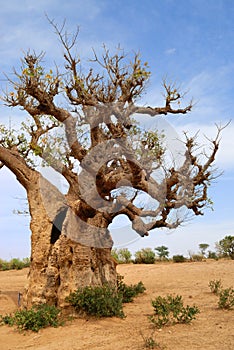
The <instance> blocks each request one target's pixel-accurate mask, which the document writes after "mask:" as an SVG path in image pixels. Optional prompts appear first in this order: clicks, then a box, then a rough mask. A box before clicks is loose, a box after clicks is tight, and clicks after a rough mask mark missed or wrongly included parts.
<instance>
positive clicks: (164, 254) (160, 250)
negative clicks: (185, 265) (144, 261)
mask: <svg viewBox="0 0 234 350" xmlns="http://www.w3.org/2000/svg"><path fill="white" fill-rule="evenodd" d="M155 250H156V251H157V255H158V257H159V259H160V260H166V259H167V258H168V256H169V251H168V248H167V247H165V246H164V245H162V246H160V247H156V248H155Z"/></svg>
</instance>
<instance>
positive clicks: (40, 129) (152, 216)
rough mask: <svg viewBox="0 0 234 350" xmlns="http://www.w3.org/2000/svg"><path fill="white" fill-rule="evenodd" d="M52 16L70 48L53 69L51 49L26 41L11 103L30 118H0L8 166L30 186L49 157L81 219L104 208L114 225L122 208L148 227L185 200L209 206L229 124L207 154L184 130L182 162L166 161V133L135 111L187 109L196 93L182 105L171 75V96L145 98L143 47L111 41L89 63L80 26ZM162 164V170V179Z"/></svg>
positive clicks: (172, 216) (166, 223)
mask: <svg viewBox="0 0 234 350" xmlns="http://www.w3.org/2000/svg"><path fill="white" fill-rule="evenodd" d="M50 23H51V25H52V26H53V28H54V29H55V31H56V33H57V35H58V37H59V39H60V42H61V44H62V47H63V49H64V56H63V58H64V70H61V69H60V68H58V67H55V69H46V68H45V65H44V53H40V54H36V53H34V52H32V51H29V52H27V53H26V55H25V57H24V58H23V60H22V66H21V69H20V71H16V70H14V78H12V79H11V78H8V82H9V85H10V86H11V90H10V91H9V90H8V91H6V93H5V95H4V96H3V101H4V103H5V104H6V105H7V106H9V107H19V108H21V109H23V110H24V111H26V112H27V113H28V115H29V119H28V120H27V121H25V122H24V123H22V125H21V128H20V130H18V131H17V130H13V129H11V130H9V129H7V128H6V127H5V126H1V128H0V134H1V138H0V162H1V166H7V167H8V168H10V170H12V171H13V172H14V173H15V174H16V176H17V178H18V180H19V181H20V182H21V184H23V186H24V187H25V188H26V189H27V187H28V186H29V181H28V178H29V177H30V176H29V175H30V174H31V173H33V172H38V171H39V168H38V164H42V165H44V166H45V165H46V166H49V167H52V168H53V169H54V170H55V171H56V172H58V173H59V174H60V175H62V176H63V178H64V179H65V180H66V183H67V186H68V190H67V193H66V195H65V198H66V201H67V205H68V206H70V207H71V208H72V210H73V211H74V212H75V214H76V215H78V216H79V217H80V218H82V220H84V221H85V222H87V221H88V219H90V218H94V217H96V218H97V217H100V215H101V216H102V218H103V220H104V221H105V225H106V226H108V225H109V224H110V223H111V222H112V221H113V219H114V218H115V217H116V216H117V215H119V214H125V215H127V217H128V218H129V219H130V221H131V222H132V227H133V229H134V230H135V231H136V232H138V233H139V234H140V235H141V236H145V235H148V232H149V231H150V230H152V229H154V228H158V227H167V228H175V227H177V226H178V225H180V224H181V222H182V221H183V219H184V218H180V217H179V215H178V210H179V209H180V208H183V207H186V208H187V209H189V210H190V211H191V212H192V213H193V214H195V215H202V214H203V209H204V208H205V207H207V206H209V204H210V200H209V197H208V194H207V190H208V187H209V185H210V183H211V181H212V179H213V178H214V177H215V175H214V170H213V169H212V165H213V163H214V160H215V156H216V153H217V151H218V147H219V136H220V132H221V129H222V128H221V127H220V128H218V131H217V136H216V138H215V139H214V140H210V144H211V151H210V154H209V155H206V158H205V161H204V157H201V154H199V153H197V152H196V150H197V144H196V137H188V136H187V134H185V141H184V155H183V162H182V164H181V165H180V166H178V167H175V166H169V167H168V166H167V163H166V160H165V152H166V148H165V145H164V143H163V135H162V134H160V133H159V132H158V131H157V130H150V131H149V130H148V131H147V130H143V129H142V128H141V127H140V126H139V125H138V124H137V123H136V120H135V117H136V116H144V115H148V116H150V117H152V118H153V117H157V116H159V115H163V116H166V115H168V114H187V113H188V112H190V111H191V109H192V102H190V103H189V104H188V105H187V106H184V107H182V101H183V95H182V94H181V92H180V91H179V90H178V88H177V87H176V86H175V85H174V84H168V83H166V82H165V81H164V83H163V86H164V89H165V104H164V105H163V106H161V107H152V106H140V105H139V104H138V101H139V99H140V97H141V96H142V94H143V92H144V91H145V88H146V86H147V83H148V81H149V78H150V71H149V66H148V63H147V62H142V60H141V57H140V55H139V54H132V56H131V55H130V56H128V55H126V54H125V53H124V51H123V50H121V49H120V48H118V49H117V51H116V52H115V53H114V54H112V53H111V52H110V51H109V50H108V49H107V48H106V47H105V46H104V48H103V54H102V56H101V57H99V55H97V53H96V52H95V51H94V52H93V55H94V58H93V59H92V60H91V62H90V65H91V67H90V69H88V70H86V69H84V68H83V66H82V62H81V60H80V58H79V55H77V53H76V50H77V35H78V31H77V32H76V33H75V34H74V35H73V36H71V35H69V34H68V32H67V31H66V30H65V27H64V24H63V25H62V27H61V28H59V26H58V25H56V24H55V23H54V22H53V21H50ZM38 159H39V160H40V162H39V161H38ZM159 169H160V171H161V172H162V173H163V178H161V179H160V180H156V179H155V177H154V174H155V173H157V171H158V170H159ZM26 174H27V175H26ZM28 174H29V175H28ZM142 193H144V194H145V195H147V196H148V197H150V198H151V199H152V201H151V203H152V204H151V205H150V206H149V207H147V206H146V205H145V203H142V201H140V200H139V196H140V195H142ZM78 203H79V204H78ZM103 220H101V221H100V220H97V221H96V222H97V226H99V227H100V226H101V227H102V226H103V225H104V224H103ZM100 222H101V223H100Z"/></svg>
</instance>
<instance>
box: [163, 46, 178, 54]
mask: <svg viewBox="0 0 234 350" xmlns="http://www.w3.org/2000/svg"><path fill="white" fill-rule="evenodd" d="M174 53H176V48H175V47H172V48H170V49H167V50H166V51H165V54H166V55H173V54H174Z"/></svg>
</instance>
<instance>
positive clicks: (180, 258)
mask: <svg viewBox="0 0 234 350" xmlns="http://www.w3.org/2000/svg"><path fill="white" fill-rule="evenodd" d="M172 259H173V261H174V262H175V263H182V262H185V261H186V259H185V257H184V256H183V255H173V257H172Z"/></svg>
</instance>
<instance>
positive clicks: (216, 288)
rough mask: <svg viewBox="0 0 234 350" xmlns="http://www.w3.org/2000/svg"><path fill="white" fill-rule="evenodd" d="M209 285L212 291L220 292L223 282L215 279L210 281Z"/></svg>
mask: <svg viewBox="0 0 234 350" xmlns="http://www.w3.org/2000/svg"><path fill="white" fill-rule="evenodd" d="M209 287H210V290H211V292H212V293H214V294H219V292H220V290H221V288H222V282H221V280H213V281H210V282H209Z"/></svg>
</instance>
